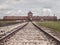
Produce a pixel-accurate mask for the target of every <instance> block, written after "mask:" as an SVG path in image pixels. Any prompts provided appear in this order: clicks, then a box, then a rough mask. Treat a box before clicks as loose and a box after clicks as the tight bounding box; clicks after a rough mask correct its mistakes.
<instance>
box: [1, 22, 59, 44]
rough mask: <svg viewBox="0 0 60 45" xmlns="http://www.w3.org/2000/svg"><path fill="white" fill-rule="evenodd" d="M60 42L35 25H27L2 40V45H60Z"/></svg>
mask: <svg viewBox="0 0 60 45" xmlns="http://www.w3.org/2000/svg"><path fill="white" fill-rule="evenodd" d="M59 44H60V42H59V41H57V39H55V38H53V37H52V36H51V35H49V34H48V33H46V32H44V31H42V30H41V29H40V28H38V27H37V26H36V25H35V24H34V23H31V22H29V23H27V24H25V25H24V26H22V27H20V28H19V27H18V29H16V30H15V31H13V32H12V33H10V34H9V35H7V36H5V37H4V38H2V39H0V45H59Z"/></svg>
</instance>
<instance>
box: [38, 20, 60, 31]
mask: <svg viewBox="0 0 60 45" xmlns="http://www.w3.org/2000/svg"><path fill="white" fill-rule="evenodd" d="M38 25H41V26H44V27H47V28H51V29H54V30H55V31H60V21H45V22H39V23H38Z"/></svg>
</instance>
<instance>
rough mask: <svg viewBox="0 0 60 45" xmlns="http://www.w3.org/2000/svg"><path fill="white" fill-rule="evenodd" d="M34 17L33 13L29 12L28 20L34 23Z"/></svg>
mask: <svg viewBox="0 0 60 45" xmlns="http://www.w3.org/2000/svg"><path fill="white" fill-rule="evenodd" d="M32 16H33V13H32V12H31V11H30V12H28V20H29V21H32Z"/></svg>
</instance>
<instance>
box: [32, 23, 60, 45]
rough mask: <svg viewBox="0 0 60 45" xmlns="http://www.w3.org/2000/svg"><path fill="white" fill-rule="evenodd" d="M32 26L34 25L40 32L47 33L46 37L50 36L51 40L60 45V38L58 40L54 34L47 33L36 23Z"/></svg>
mask: <svg viewBox="0 0 60 45" xmlns="http://www.w3.org/2000/svg"><path fill="white" fill-rule="evenodd" d="M32 24H33V25H34V26H35V27H37V28H38V29H39V30H41V31H42V32H43V33H45V34H46V35H48V36H50V37H51V38H53V39H54V40H55V41H56V42H57V43H58V44H57V45H59V44H60V39H59V38H57V37H56V36H53V35H52V34H50V33H48V32H46V31H44V30H43V29H41V28H40V26H38V25H37V24H35V23H32Z"/></svg>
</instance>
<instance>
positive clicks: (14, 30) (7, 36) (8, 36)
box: [0, 23, 28, 42]
mask: <svg viewBox="0 0 60 45" xmlns="http://www.w3.org/2000/svg"><path fill="white" fill-rule="evenodd" d="M27 24H28V23H26V24H25V25H23V26H19V27H17V28H15V29H13V30H12V31H10V33H7V34H6V35H5V36H3V37H2V38H0V42H2V41H3V40H5V39H6V38H10V36H13V35H14V34H15V33H17V32H18V31H19V30H20V29H22V28H23V27H25V26H26V25H27Z"/></svg>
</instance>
